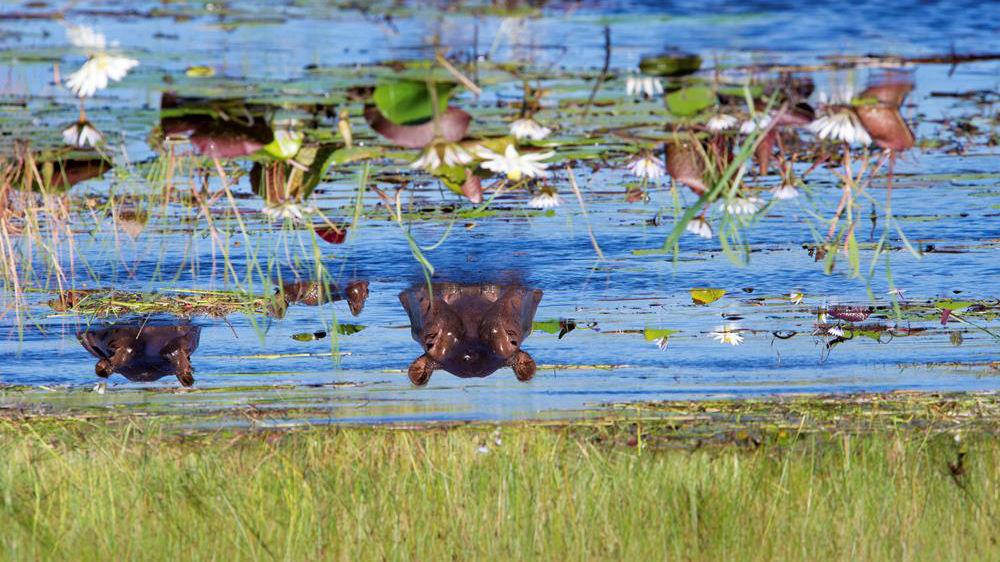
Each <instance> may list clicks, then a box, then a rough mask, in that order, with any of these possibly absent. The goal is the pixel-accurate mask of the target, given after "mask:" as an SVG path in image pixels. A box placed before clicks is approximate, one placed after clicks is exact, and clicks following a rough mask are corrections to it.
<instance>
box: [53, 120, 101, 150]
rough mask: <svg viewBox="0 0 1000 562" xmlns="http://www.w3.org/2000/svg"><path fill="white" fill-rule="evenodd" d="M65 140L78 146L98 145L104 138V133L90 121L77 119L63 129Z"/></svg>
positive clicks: (71, 144)
mask: <svg viewBox="0 0 1000 562" xmlns="http://www.w3.org/2000/svg"><path fill="white" fill-rule="evenodd" d="M62 137H63V141H65V142H66V144H68V145H70V146H74V147H76V148H87V147H92V146H97V145H98V144H100V143H101V142H102V141H103V140H104V135H102V134H101V132H100V131H98V130H97V128H96V127H94V126H93V125H92V124H91V123H90V121H77V122H76V123H73V124H72V125H70V126H69V127H66V128H65V129H63V132H62Z"/></svg>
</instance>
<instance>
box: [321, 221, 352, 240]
mask: <svg viewBox="0 0 1000 562" xmlns="http://www.w3.org/2000/svg"><path fill="white" fill-rule="evenodd" d="M315 231H316V236H319V237H320V238H322V239H323V241H324V242H326V243H327V244H343V243H344V240H346V239H347V225H346V224H345V225H343V226H341V227H340V228H334V227H332V226H318V227H316V229H315Z"/></svg>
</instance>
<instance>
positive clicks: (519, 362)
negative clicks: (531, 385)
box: [510, 351, 538, 382]
mask: <svg viewBox="0 0 1000 562" xmlns="http://www.w3.org/2000/svg"><path fill="white" fill-rule="evenodd" d="M510 366H511V367H512V368H513V369H514V375H515V376H517V380H519V381H521V382H528V381H530V380H531V379H532V377H534V376H535V371H536V370H538V368H537V367H536V366H535V360H534V359H532V358H531V356H530V355H528V354H527V353H526V352H524V351H518V352H517V353H515V354H514V356H513V357H511V360H510Z"/></svg>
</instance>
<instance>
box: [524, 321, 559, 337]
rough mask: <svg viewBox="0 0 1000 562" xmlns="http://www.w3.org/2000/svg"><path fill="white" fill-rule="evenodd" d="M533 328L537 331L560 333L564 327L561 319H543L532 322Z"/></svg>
mask: <svg viewBox="0 0 1000 562" xmlns="http://www.w3.org/2000/svg"><path fill="white" fill-rule="evenodd" d="M531 329H532V330H533V331H536V332H545V333H546V334H558V333H559V331H560V330H562V327H561V326H560V322H559V320H543V321H541V322H532V323H531Z"/></svg>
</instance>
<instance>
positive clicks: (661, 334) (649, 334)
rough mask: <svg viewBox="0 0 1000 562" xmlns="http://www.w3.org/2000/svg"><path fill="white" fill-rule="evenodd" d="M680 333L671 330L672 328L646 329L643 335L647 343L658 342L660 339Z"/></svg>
mask: <svg viewBox="0 0 1000 562" xmlns="http://www.w3.org/2000/svg"><path fill="white" fill-rule="evenodd" d="M678 332H680V330H671V329H670V328H650V327H648V326H647V327H646V329H645V330H643V331H642V335H643V336H644V337H645V338H646V341H656V340H659V339H663V338H667V339H669V338H670V336H672V335H674V334H676V333H678Z"/></svg>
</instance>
